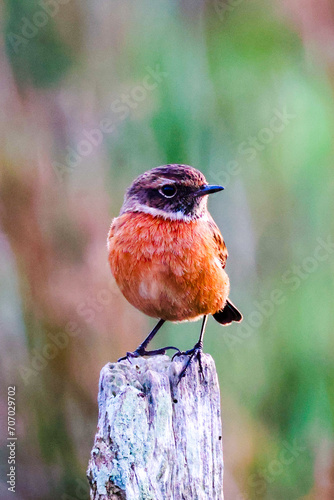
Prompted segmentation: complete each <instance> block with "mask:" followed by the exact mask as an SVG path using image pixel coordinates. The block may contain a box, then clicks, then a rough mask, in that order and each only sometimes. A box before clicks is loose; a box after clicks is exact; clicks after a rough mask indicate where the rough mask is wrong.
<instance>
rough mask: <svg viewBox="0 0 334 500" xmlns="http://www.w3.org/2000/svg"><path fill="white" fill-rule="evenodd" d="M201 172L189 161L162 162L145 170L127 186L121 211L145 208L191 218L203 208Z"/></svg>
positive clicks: (169, 216)
mask: <svg viewBox="0 0 334 500" xmlns="http://www.w3.org/2000/svg"><path fill="white" fill-rule="evenodd" d="M205 186H207V182H206V179H205V177H204V175H203V174H202V173H201V172H200V171H199V170H196V169H195V168H193V167H190V166H189V165H177V164H173V165H164V166H162V167H156V168H153V169H152V170H149V171H147V172H145V173H144V174H142V175H140V176H139V177H137V179H135V180H134V181H133V183H132V184H131V186H130V187H129V188H128V190H127V192H126V194H125V198H124V204H123V207H122V210H121V213H124V212H146V213H151V214H152V215H156V216H161V217H165V218H170V219H180V220H191V219H195V218H198V217H201V216H202V215H203V214H204V213H205V211H206V210H207V209H206V205H207V203H206V196H198V192H199V190H200V189H201V188H203V187H205Z"/></svg>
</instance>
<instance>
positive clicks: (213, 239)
mask: <svg viewBox="0 0 334 500" xmlns="http://www.w3.org/2000/svg"><path fill="white" fill-rule="evenodd" d="M223 189H224V188H223V187H222V186H212V185H209V184H208V183H207V182H206V179H205V177H204V175H203V174H202V173H201V172H200V171H199V170H196V169H195V168H193V167H190V166H189V165H176V164H173V165H164V166H162V167H157V168H153V169H152V170H149V171H148V172H145V173H144V174H142V175H140V176H139V177H138V178H137V179H135V180H134V181H133V183H132V184H131V186H130V187H129V188H128V190H127V191H126V194H125V198H124V203H123V206H122V209H121V212H120V215H119V217H116V218H115V219H114V220H113V221H112V224H111V227H110V231H109V235H108V251H109V263H110V267H111V271H112V273H113V275H114V277H115V280H116V283H117V285H118V286H119V288H120V290H121V292H122V293H123V295H124V296H125V298H126V299H127V300H128V301H129V302H130V304H132V305H133V306H135V307H136V308H137V309H139V310H140V311H142V312H143V313H145V314H147V315H148V316H151V317H153V318H159V321H158V323H157V325H156V326H155V327H154V328H153V330H152V331H151V332H150V334H149V335H148V336H147V338H146V339H145V340H144V341H143V342H142V343H141V344H140V346H139V347H137V349H136V350H135V351H134V352H128V353H127V355H126V356H125V357H124V358H121V359H126V358H128V359H130V358H131V357H134V358H135V357H138V356H150V355H155V354H164V353H165V351H166V350H167V349H175V350H176V351H177V354H187V355H189V360H188V363H187V364H186V366H185V369H184V370H183V372H182V374H184V372H185V370H186V368H187V366H188V365H189V363H190V362H191V360H192V359H193V357H194V356H197V357H198V358H199V362H200V354H201V352H202V349H203V336H204V330H205V326H206V322H207V318H208V315H209V314H211V315H212V316H213V317H214V319H215V320H216V321H218V323H220V324H222V325H229V324H230V323H232V321H237V322H239V321H241V320H242V315H241V313H240V312H239V311H238V309H237V308H236V307H235V306H234V305H233V304H232V302H231V301H230V300H229V298H228V296H229V291H230V282H229V278H228V276H227V274H226V271H225V263H226V259H227V256H228V253H227V249H226V246H225V243H224V240H223V237H222V235H221V233H220V231H219V229H218V227H217V225H216V223H215V222H214V220H213V219H212V217H211V215H210V213H209V211H208V209H207V199H208V195H209V194H211V193H216V192H218V191H221V190H223ZM200 318H203V321H202V327H201V332H200V337H199V340H198V342H197V343H196V344H195V346H194V347H193V348H192V349H190V350H189V351H186V352H185V353H181V352H180V351H179V349H177V348H176V347H173V346H168V347H164V348H161V349H156V350H153V351H148V350H146V348H147V346H148V344H149V342H150V341H151V340H152V339H153V337H154V336H155V334H156V333H157V331H158V330H159V329H160V327H161V326H162V325H163V323H164V322H165V321H173V322H179V321H196V320H198V319H200ZM200 367H201V363H200Z"/></svg>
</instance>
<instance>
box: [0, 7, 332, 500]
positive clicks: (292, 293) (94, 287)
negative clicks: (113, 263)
mask: <svg viewBox="0 0 334 500" xmlns="http://www.w3.org/2000/svg"><path fill="white" fill-rule="evenodd" d="M43 5H44V6H45V7H42V6H41V3H40V2H38V1H37V0H36V1H35V0H33V1H32V0H20V1H19V0H6V1H5V3H4V5H3V6H2V13H3V16H2V19H3V22H2V36H3V44H2V45H1V49H0V60H1V64H2V71H1V76H0V79H1V85H0V100H1V102H0V110H1V111H0V113H1V114H0V133H1V137H2V139H3V141H2V144H3V145H2V148H1V150H0V164H1V170H0V196H1V197H0V217H1V233H0V251H1V263H0V296H1V300H0V318H1V335H2V340H1V342H2V350H1V353H0V361H1V365H0V369H1V375H2V380H3V383H4V385H3V388H2V389H1V401H0V403H1V408H2V409H3V414H5V411H6V397H7V393H6V391H7V389H6V386H7V385H13V384H14V383H15V384H16V386H17V404H18V437H19V443H20V444H19V448H18V452H19V464H18V483H17V489H18V492H19V495H20V496H19V498H24V499H32V498H33V499H43V500H47V499H50V500H51V499H54V498H60V499H62V500H65V499H66V498H71V499H73V498H76V499H83V498H88V488H87V486H86V483H85V468H86V466H87V462H88V457H89V452H90V448H91V446H92V443H93V437H94V432H95V426H96V421H97V404H96V395H97V387H98V376H99V371H100V369H101V367H102V366H103V364H105V363H106V362H107V361H112V360H115V359H117V358H118V357H119V356H121V355H123V354H124V352H125V351H126V350H130V349H132V348H135V347H136V345H137V344H138V343H139V342H140V340H141V339H143V338H144V336H145V334H146V332H147V331H148V329H149V328H150V326H151V321H150V320H148V319H147V318H145V317H144V316H143V315H142V314H141V313H139V312H138V311H136V310H134V309H133V308H132V307H131V306H130V305H129V304H127V303H126V301H125V299H123V297H122V296H121V295H120V293H119V292H118V291H117V289H116V288H115V285H114V283H113V281H112V277H111V274H110V272H109V269H108V265H107V255H106V247H105V241H106V235H107V231H108V227H109V224H110V221H111V218H112V217H113V216H116V215H117V214H118V211H119V208H120V206H121V203H122V197H123V193H124V190H125V188H126V187H127V186H128V184H129V183H130V182H131V181H132V179H133V178H134V177H135V176H137V175H139V174H140V173H141V172H143V171H145V170H147V169H149V168H153V167H155V166H157V165H162V164H165V163H177V162H180V163H188V164H190V165H193V166H194V167H197V168H199V169H200V170H202V171H203V172H204V173H205V175H206V177H207V179H208V181H209V182H212V183H218V182H221V183H223V184H224V185H225V188H226V190H225V191H224V193H223V194H222V195H220V196H218V195H217V196H215V197H212V199H211V200H210V210H211V212H212V214H213V215H214V217H215V219H216V221H217V223H218V224H219V226H220V228H221V229H222V232H223V235H224V237H225V240H226V242H227V246H228V249H229V253H230V257H229V259H228V263H227V271H228V273H229V275H230V278H231V297H232V300H233V301H234V302H235V303H236V304H237V306H238V307H239V308H240V309H241V310H242V312H243V313H244V318H245V319H244V322H243V324H242V325H233V326H231V327H229V328H226V329H222V328H221V327H220V326H219V325H218V324H215V323H214V322H213V321H210V322H209V325H208V328H207V333H206V338H205V349H206V350H207V351H208V352H210V353H212V355H213V356H214V358H215V361H216V364H217V369H218V372H219V378H220V384H221V391H222V410H223V426H224V452H225V465H226V468H225V471H226V472H225V498H226V500H234V499H236V500H248V499H257V500H262V499H263V500H271V499H274V500H281V499H282V500H287V499H289V500H290V499H291V500H295V499H307V500H311V499H317V500H319V499H320V500H327V499H332V498H334V453H333V450H334V446H333V445H334V439H333V434H334V429H333V415H334V398H333V394H334V392H333V391H334V368H333V367H334V363H333V361H334V359H333V358H334V354H333V348H334V345H333V344H334V341H333V335H332V332H333V326H334V311H333V308H332V307H331V300H332V297H333V292H334V284H333V278H332V276H333V267H334V257H333V254H334V249H333V240H332V239H331V238H332V236H333V225H334V222H333V217H332V213H333V209H334V201H333V200H334V196H333V195H334V181H333V176H332V171H333V151H332V150H333V139H332V137H333V133H334V115H333V109H334V103H333V77H332V75H333V71H332V64H333V63H332V56H331V55H330V48H331V47H332V45H334V17H333V15H334V14H333V11H332V6H331V3H330V2H329V0H321V1H320V3H319V2H317V4H315V0H312V1H311V2H306V1H302V2H297V1H295V0H293V1H292V2H291V3H289V4H288V3H284V2H283V3H279V2H277V3H276V2H274V1H271V2H264V1H260V0H258V1H252V2H245V1H233V2H232V1H227V2H224V1H223V0H216V1H214V2H205V3H204V2H190V0H183V1H182V2H174V1H169V2H168V1H159V2H154V3H152V2H148V1H143V2H128V1H122V2H121V1H115V2H107V1H103V0H102V1H101V2H79V1H74V0H72V1H69V2H67V3H66V2H65V3H64V4H61V3H60V2H59V3H58V2H57V1H56V0H54V2H51V1H50V2H45V3H44V4H43ZM300 9H302V10H303V22H302V21H301V19H300V15H299V14H300ZM312 9H314V10H312ZM314 12H316V13H317V15H314ZM323 33H326V37H324V36H323ZM148 82H149V83H148ZM102 123H103V124H102ZM111 129H112V130H111ZM133 325H136V330H135V331H134V330H133ZM197 335H198V325H197V324H182V325H172V324H169V325H167V326H166V327H164V329H163V331H162V332H161V334H159V336H158V338H157V339H156V341H155V342H156V346H161V345H165V344H166V343H168V344H170V343H172V344H174V345H175V344H176V345H178V346H179V347H180V348H189V347H190V346H192V345H193V343H194V342H195V339H197ZM2 435H3V436H5V435H6V430H5V429H4V433H3V434H2ZM1 450H2V451H1V454H2V455H1V458H2V459H3V461H2V462H3V471H7V464H6V450H5V447H4V446H2V448H1ZM2 477H5V474H2ZM2 481H4V480H3V479H2ZM0 492H1V497H3V498H6V494H7V493H6V492H7V487H6V484H5V481H4V482H3V483H1V489H0ZM8 498H9V497H8Z"/></svg>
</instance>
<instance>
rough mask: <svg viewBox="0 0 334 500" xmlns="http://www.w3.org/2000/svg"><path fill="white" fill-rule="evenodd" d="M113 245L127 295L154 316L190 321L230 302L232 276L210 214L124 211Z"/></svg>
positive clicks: (112, 260)
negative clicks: (187, 217)
mask: <svg viewBox="0 0 334 500" xmlns="http://www.w3.org/2000/svg"><path fill="white" fill-rule="evenodd" d="M108 249H109V262H110V266H111V271H112V273H113V275H114V277H115V279H116V282H117V284H118V286H119V288H120V289H121V291H122V293H123V295H124V296H125V298H126V299H127V300H128V301H129V302H130V303H131V304H132V305H133V306H135V307H136V308H137V309H139V310H140V311H142V312H144V313H145V314H147V315H149V316H152V317H156V318H162V319H165V320H169V321H184V320H191V319H196V318H198V317H199V316H202V315H203V314H214V313H215V312H217V311H218V310H220V309H222V308H223V307H224V305H225V302H226V299H227V297H228V293H229V279H228V276H227V274H226V272H225V271H224V269H223V265H222V263H221V261H220V259H219V249H217V242H216V241H215V240H214V237H213V233H212V229H211V228H210V225H209V224H208V221H207V219H204V218H203V219H197V220H194V221H190V222H184V221H182V220H181V221H178V220H175V221H171V220H165V219H163V218H160V217H154V216H152V215H150V214H144V213H125V214H123V215H121V216H120V217H117V218H116V219H114V221H113V223H112V225H111V228H110V232H109V236H108Z"/></svg>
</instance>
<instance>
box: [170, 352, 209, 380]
mask: <svg viewBox="0 0 334 500" xmlns="http://www.w3.org/2000/svg"><path fill="white" fill-rule="evenodd" d="M202 352H203V342H197V344H195V345H194V347H193V348H192V349H189V350H188V351H182V352H181V351H179V352H176V353H175V354H174V356H173V357H172V360H174V358H175V356H182V355H186V356H189V359H188V361H187V363H186V365H185V367H184V368H183V369H182V371H181V373H180V375H179V382H180V380H181V379H182V378H183V377H184V376H185V374H186V371H187V368H188V366H189V365H190V363H191V362H192V360H193V359H194V358H197V359H198V364H199V371H200V374H201V375H202V376H203V377H204V375H203V365H202V359H201V355H202ZM179 382H178V383H179Z"/></svg>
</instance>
